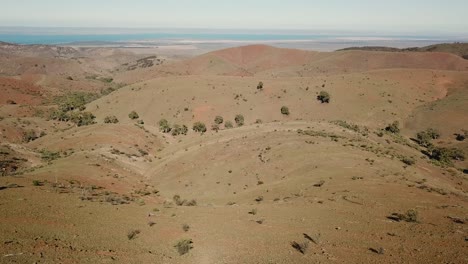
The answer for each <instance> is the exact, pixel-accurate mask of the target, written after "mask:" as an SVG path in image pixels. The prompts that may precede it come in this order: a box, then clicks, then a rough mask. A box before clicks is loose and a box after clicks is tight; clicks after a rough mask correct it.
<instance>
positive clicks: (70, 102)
mask: <svg viewBox="0 0 468 264" xmlns="http://www.w3.org/2000/svg"><path fill="white" fill-rule="evenodd" d="M97 98H99V95H98V94H94V93H85V92H74V93H69V94H66V95H63V96H58V97H56V98H55V99H54V101H55V103H57V104H58V105H59V109H60V110H61V111H63V112H69V111H74V110H80V111H84V110H85V109H86V107H85V105H86V104H87V103H90V102H92V101H94V100H96V99H97Z"/></svg>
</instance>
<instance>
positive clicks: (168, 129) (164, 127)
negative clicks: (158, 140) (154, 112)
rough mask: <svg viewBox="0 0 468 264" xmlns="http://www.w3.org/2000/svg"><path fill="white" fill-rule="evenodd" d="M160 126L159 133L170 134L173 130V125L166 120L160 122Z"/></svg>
mask: <svg viewBox="0 0 468 264" xmlns="http://www.w3.org/2000/svg"><path fill="white" fill-rule="evenodd" d="M158 125H159V131H161V132H163V133H169V132H171V130H172V128H171V125H170V124H169V121H167V120H166V119H161V120H159V122H158Z"/></svg>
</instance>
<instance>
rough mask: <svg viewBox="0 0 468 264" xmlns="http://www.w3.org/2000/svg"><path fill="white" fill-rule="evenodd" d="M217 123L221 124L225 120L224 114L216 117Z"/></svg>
mask: <svg viewBox="0 0 468 264" xmlns="http://www.w3.org/2000/svg"><path fill="white" fill-rule="evenodd" d="M214 122H215V124H217V125H220V124H222V123H223V122H224V119H223V117H222V116H216V117H215V119H214Z"/></svg>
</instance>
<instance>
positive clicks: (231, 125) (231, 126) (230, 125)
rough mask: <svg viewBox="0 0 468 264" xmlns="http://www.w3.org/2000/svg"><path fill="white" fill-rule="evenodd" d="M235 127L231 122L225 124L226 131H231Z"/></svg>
mask: <svg viewBox="0 0 468 264" xmlns="http://www.w3.org/2000/svg"><path fill="white" fill-rule="evenodd" d="M233 127H234V125H233V124H232V122H231V121H226V123H224V128H226V129H231V128H233Z"/></svg>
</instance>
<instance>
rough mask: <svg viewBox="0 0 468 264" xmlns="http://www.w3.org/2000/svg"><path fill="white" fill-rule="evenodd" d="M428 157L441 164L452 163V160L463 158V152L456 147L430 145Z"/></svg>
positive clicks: (461, 159)
mask: <svg viewBox="0 0 468 264" xmlns="http://www.w3.org/2000/svg"><path fill="white" fill-rule="evenodd" d="M429 152H430V158H431V159H435V160H437V161H439V162H440V163H442V164H446V165H452V160H459V161H463V160H465V153H464V152H463V150H461V149H457V148H441V147H432V148H430V149H429Z"/></svg>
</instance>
